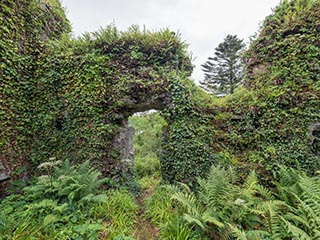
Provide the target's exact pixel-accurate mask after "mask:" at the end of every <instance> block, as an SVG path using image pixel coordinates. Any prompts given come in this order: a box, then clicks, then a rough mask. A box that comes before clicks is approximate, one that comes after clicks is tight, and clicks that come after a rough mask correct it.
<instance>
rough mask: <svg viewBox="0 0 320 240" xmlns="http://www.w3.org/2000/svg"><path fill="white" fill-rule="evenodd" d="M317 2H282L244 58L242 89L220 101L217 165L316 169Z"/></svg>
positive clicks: (319, 99)
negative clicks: (280, 166)
mask: <svg viewBox="0 0 320 240" xmlns="http://www.w3.org/2000/svg"><path fill="white" fill-rule="evenodd" d="M319 15H320V1H318V0H317V1H312V0H305V1H296V0H292V1H283V2H282V3H281V4H280V5H279V6H278V7H276V8H275V9H274V12H273V14H272V15H270V16H268V17H267V18H266V19H265V21H264V23H263V25H262V26H261V30H260V33H259V35H258V37H257V39H256V40H254V41H253V42H252V43H251V45H250V48H249V50H248V51H247V53H246V62H247V63H246V67H247V77H246V83H245V87H246V88H245V89H239V90H238V92H237V93H235V94H234V95H233V96H228V97H226V98H225V99H223V101H224V102H223V104H220V106H222V107H221V112H220V114H218V115H216V116H215V121H214V122H213V124H214V125H216V126H218V129H219V131H218V132H217V133H216V136H215V138H216V139H217V140H219V142H216V145H219V144H220V147H221V148H220V152H219V153H218V155H217V157H218V159H220V160H223V161H226V162H229V163H230V162H231V163H232V164H235V165H237V166H239V167H240V169H242V170H245V169H250V168H253V169H256V170H257V171H258V172H259V173H260V175H261V177H262V178H263V179H264V180H265V181H266V182H268V181H269V180H271V179H272V178H273V176H272V170H276V169H277V165H278V164H285V165H287V166H291V167H297V168H301V169H303V170H305V171H307V172H308V173H309V174H315V173H316V171H317V170H319V169H320V157H319V150H320V149H319V144H317V143H318V141H319V136H315V135H317V131H318V132H319V129H317V127H316V126H319V122H320V19H319Z"/></svg>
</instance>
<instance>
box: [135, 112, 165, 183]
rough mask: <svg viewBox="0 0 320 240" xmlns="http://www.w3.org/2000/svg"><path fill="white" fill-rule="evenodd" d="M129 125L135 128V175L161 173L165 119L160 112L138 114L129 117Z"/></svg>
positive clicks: (137, 176)
mask: <svg viewBox="0 0 320 240" xmlns="http://www.w3.org/2000/svg"><path fill="white" fill-rule="evenodd" d="M129 126H131V127H133V128H134V129H135V135H134V137H133V147H134V167H133V170H134V175H135V177H136V178H138V179H140V178H143V177H147V176H152V175H154V174H155V175H160V162H159V156H160V142H161V135H162V128H163V127H164V126H165V121H164V119H163V118H162V117H161V116H160V114H159V113H158V112H155V113H146V114H138V115H134V116H132V117H130V118H129Z"/></svg>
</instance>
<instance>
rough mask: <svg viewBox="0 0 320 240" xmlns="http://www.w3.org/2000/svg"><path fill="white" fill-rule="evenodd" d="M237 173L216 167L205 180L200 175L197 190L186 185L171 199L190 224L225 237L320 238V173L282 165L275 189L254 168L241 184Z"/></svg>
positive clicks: (213, 234)
mask: <svg viewBox="0 0 320 240" xmlns="http://www.w3.org/2000/svg"><path fill="white" fill-rule="evenodd" d="M236 176H237V175H236V173H235V172H234V170H233V169H232V168H229V169H224V168H221V167H212V168H211V171H210V173H209V175H208V177H207V178H206V179H199V184H200V189H199V192H198V193H197V194H196V193H194V192H191V191H190V189H189V188H188V187H187V186H186V185H183V188H180V189H177V188H175V189H176V191H175V193H174V194H173V196H172V198H173V199H175V200H176V201H177V202H178V203H179V204H181V206H182V208H183V218H184V220H185V222H186V223H188V224H189V227H191V229H198V231H200V232H202V235H203V236H204V237H205V236H206V237H209V238H212V237H217V236H218V237H219V238H221V239H243V240H247V239H248V240H249V239H291V238H297V239H317V238H318V237H319V230H318V229H319V210H320V205H319V197H320V191H319V189H320V188H319V184H320V181H319V177H308V176H306V175H305V174H304V173H300V172H297V171H296V170H293V169H287V168H285V167H283V166H281V167H280V171H279V177H280V179H279V181H278V182H275V185H276V186H277V191H276V192H271V191H270V190H268V189H266V188H264V187H262V186H261V185H260V184H259V183H258V179H257V176H256V174H255V173H254V172H251V173H250V174H249V175H248V176H247V178H246V180H245V182H244V183H243V184H242V185H239V184H238V183H237V178H236ZM276 193H277V194H276ZM179 214H181V211H180V213H179Z"/></svg>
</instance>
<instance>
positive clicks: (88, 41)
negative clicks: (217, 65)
mask: <svg viewBox="0 0 320 240" xmlns="http://www.w3.org/2000/svg"><path fill="white" fill-rule="evenodd" d="M0 6H1V9H0V14H1V15H0V16H1V22H2V23H3V24H2V25H1V26H0V30H1V31H0V33H1V39H0V51H1V63H0V64H1V68H0V81H1V85H0V161H1V163H2V165H3V167H4V168H5V169H6V172H7V173H8V174H10V175H11V176H12V178H14V179H25V180H27V177H28V176H29V175H32V174H34V172H35V171H36V166H37V165H38V164H39V163H42V162H45V161H48V160H50V161H54V160H65V159H69V160H71V161H73V162H82V161H84V160H90V161H91V163H92V165H94V166H95V167H97V168H99V169H100V170H101V171H102V172H103V173H104V175H105V176H109V177H111V178H113V180H115V181H118V182H121V179H125V178H126V176H124V175H125V174H126V172H125V171H126V170H125V169H124V164H123V160H125V159H123V158H125V154H124V152H123V148H122V145H121V144H119V143H120V142H121V141H122V140H121V139H123V137H122V136H123V135H124V133H125V132H126V129H127V119H128V117H129V116H130V115H132V114H133V113H135V112H140V111H146V110H149V109H158V110H161V114H162V116H163V117H164V118H165V120H166V121H167V123H168V127H167V128H166V129H165V130H164V135H163V140H162V149H161V170H162V175H163V179H164V180H165V181H169V182H173V181H182V182H186V183H188V184H190V185H192V184H194V183H195V182H196V178H197V177H199V176H202V175H204V174H206V172H207V171H208V169H209V168H210V165H211V164H213V163H226V164H234V165H236V166H238V167H239V170H242V171H244V172H245V171H246V170H248V169H250V168H254V169H256V170H257V172H258V173H259V174H260V176H261V177H262V178H263V179H264V180H265V181H266V182H268V181H269V180H270V179H272V174H270V173H271V170H273V169H276V167H277V165H278V164H286V165H290V166H295V167H299V168H302V169H304V170H306V171H308V172H309V173H310V174H313V173H314V172H315V171H316V170H318V169H320V166H319V162H320V161H319V160H320V159H319V131H320V130H319V128H320V127H319V126H320V124H319V122H320V112H319V106H320V102H319V96H320V95H319V91H320V85H319V82H320V81H319V77H320V75H319V69H320V66H319V59H320V55H319V54H320V51H319V50H320V49H319V46H320V43H319V39H320V37H319V36H320V35H319V29H320V27H319V25H320V23H319V18H318V16H319V15H320V12H319V11H320V5H319V1H318V0H304V1H298V0H292V1H283V2H282V3H281V4H280V5H279V6H278V7H277V8H276V9H275V10H274V13H273V14H272V15H271V16H269V17H267V18H266V20H265V22H264V24H263V25H262V28H261V31H260V34H259V36H258V38H257V39H256V40H254V41H253V42H252V44H251V46H250V49H249V50H248V52H247V56H246V59H247V77H246V84H245V88H242V89H239V90H238V91H236V93H235V94H233V95H231V96H226V97H224V98H217V99H212V98H211V97H210V96H209V95H207V94H206V93H204V92H203V91H201V90H200V89H199V88H197V87H196V86H195V85H194V84H193V83H192V82H191V80H188V77H189V76H190V75H191V71H192V64H191V61H190V58H189V56H188V53H187V50H186V44H185V43H184V42H182V41H181V39H180V37H179V36H178V35H177V34H175V33H173V32H171V31H169V30H163V31H159V32H149V31H147V30H139V28H138V27H132V28H131V29H129V30H128V31H126V32H119V31H118V30H117V29H116V28H115V27H114V26H108V27H106V28H105V29H102V30H99V31H97V32H94V33H92V34H85V35H84V36H83V37H81V38H79V39H71V38H70V37H69V36H68V32H69V31H70V26H69V24H68V21H67V20H66V18H65V16H64V12H63V10H62V9H61V6H60V4H59V2H58V1H56V0H50V1H49V0H41V1H38V0H28V1H27V0H15V1H13V0H4V1H2V2H1V3H0ZM1 167H2V166H1Z"/></svg>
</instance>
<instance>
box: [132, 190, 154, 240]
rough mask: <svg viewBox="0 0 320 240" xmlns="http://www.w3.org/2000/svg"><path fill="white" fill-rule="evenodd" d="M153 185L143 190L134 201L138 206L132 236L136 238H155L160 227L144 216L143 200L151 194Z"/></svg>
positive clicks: (141, 239)
mask: <svg viewBox="0 0 320 240" xmlns="http://www.w3.org/2000/svg"><path fill="white" fill-rule="evenodd" d="M153 191H154V188H153V187H150V188H148V189H145V190H143V192H142V193H141V195H140V196H139V197H138V198H137V200H136V202H137V204H138V206H139V210H138V214H137V223H136V227H135V233H134V236H135V238H136V239H137V240H157V239H158V237H159V231H160V229H159V228H157V227H155V226H153V225H152V224H151V223H150V221H149V220H148V219H146V218H145V216H144V200H145V199H146V198H148V197H150V196H151V195H152V193H153Z"/></svg>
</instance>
